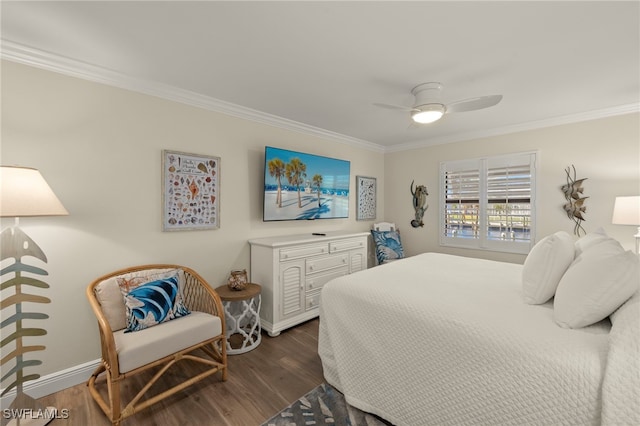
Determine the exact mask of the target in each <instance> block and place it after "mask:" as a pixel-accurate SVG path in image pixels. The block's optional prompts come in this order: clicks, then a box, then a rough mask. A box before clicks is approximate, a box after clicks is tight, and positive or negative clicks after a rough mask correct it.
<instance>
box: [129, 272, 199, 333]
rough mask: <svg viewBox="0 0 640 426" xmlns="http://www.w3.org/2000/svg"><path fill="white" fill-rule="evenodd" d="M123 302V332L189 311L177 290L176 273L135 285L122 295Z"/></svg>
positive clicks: (160, 321) (144, 326) (179, 315)
mask: <svg viewBox="0 0 640 426" xmlns="http://www.w3.org/2000/svg"><path fill="white" fill-rule="evenodd" d="M120 289H121V290H123V289H122V287H121V288H120ZM124 304H125V307H126V312H127V329H126V330H125V333H128V332H132V331H140V330H144V329H145V328H149V327H153V326H154V325H158V324H161V323H163V322H165V321H170V320H173V319H176V318H179V317H183V316H185V315H189V313H190V312H189V310H188V309H187V308H186V307H185V306H184V304H183V303H182V297H180V294H179V291H178V275H177V273H176V274H175V275H173V276H171V277H167V278H161V279H159V280H155V281H150V282H148V283H144V284H141V285H138V286H135V287H134V288H133V289H131V291H129V292H128V293H126V294H125V295H124Z"/></svg>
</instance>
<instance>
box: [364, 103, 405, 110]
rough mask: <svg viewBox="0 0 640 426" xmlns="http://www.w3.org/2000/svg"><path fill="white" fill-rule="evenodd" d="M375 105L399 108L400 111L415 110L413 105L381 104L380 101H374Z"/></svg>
mask: <svg viewBox="0 0 640 426" xmlns="http://www.w3.org/2000/svg"><path fill="white" fill-rule="evenodd" d="M373 105H375V106H377V107H380V108H386V109H397V110H400V111H415V108H412V107H407V106H402V105H392V104H380V103H377V102H376V103H373Z"/></svg>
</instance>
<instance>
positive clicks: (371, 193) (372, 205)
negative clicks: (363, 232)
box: [356, 176, 376, 220]
mask: <svg viewBox="0 0 640 426" xmlns="http://www.w3.org/2000/svg"><path fill="white" fill-rule="evenodd" d="M356 194H357V197H356V200H357V203H358V205H357V208H356V220H373V219H375V218H376V178H372V177H365V176H356Z"/></svg>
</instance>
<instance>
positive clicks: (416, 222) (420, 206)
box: [411, 181, 429, 228]
mask: <svg viewBox="0 0 640 426" xmlns="http://www.w3.org/2000/svg"><path fill="white" fill-rule="evenodd" d="M413 183H414V181H411V195H413V209H414V210H415V211H416V213H415V219H413V220H412V221H411V226H413V227H414V228H418V227H420V228H421V227H423V226H424V222H423V221H422V217H423V216H424V212H425V211H426V210H427V209H428V208H429V206H428V205H426V204H427V195H429V192H428V191H427V187H426V186H424V185H418V186H416V189H415V190H414V189H413ZM425 205H426V207H425Z"/></svg>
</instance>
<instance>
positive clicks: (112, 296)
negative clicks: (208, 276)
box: [86, 264, 227, 425]
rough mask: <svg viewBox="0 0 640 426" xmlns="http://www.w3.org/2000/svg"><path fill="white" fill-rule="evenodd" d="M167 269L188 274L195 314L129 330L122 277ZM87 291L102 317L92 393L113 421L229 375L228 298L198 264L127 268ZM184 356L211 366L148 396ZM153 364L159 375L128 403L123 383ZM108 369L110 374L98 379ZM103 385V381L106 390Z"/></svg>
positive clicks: (187, 296) (188, 299)
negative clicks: (215, 377) (225, 303)
mask: <svg viewBox="0 0 640 426" xmlns="http://www.w3.org/2000/svg"><path fill="white" fill-rule="evenodd" d="M167 270H169V271H175V270H177V271H183V272H180V274H181V275H180V277H181V278H180V279H181V280H183V288H182V298H183V303H184V305H185V306H186V307H187V309H189V310H190V311H191V314H189V315H186V316H184V317H182V318H176V319H173V320H171V321H167V322H164V323H161V324H158V325H155V326H153V327H150V328H147V329H144V330H140V331H135V332H130V333H124V329H123V328H124V326H123V324H126V318H121V316H122V314H123V313H124V312H125V311H124V310H123V309H124V298H123V296H122V294H121V293H120V289H119V287H118V284H117V278H119V277H132V276H133V277H139V276H145V274H157V273H162V271H164V272H167ZM158 271H160V272H158ZM182 274H184V275H182ZM182 277H184V278H182ZM114 286H115V287H114ZM86 294H87V297H88V299H89V303H90V304H91V307H92V309H93V311H94V313H95V315H96V317H97V319H98V328H99V331H100V342H101V346H102V360H101V364H100V366H99V367H98V368H97V369H96V371H95V372H94V373H93V375H92V376H91V377H90V378H89V381H88V382H87V386H88V388H89V391H90V394H91V396H92V397H93V399H94V400H95V401H96V402H97V404H98V405H99V406H100V408H101V409H102V411H104V413H105V414H106V415H107V417H108V418H109V419H110V420H111V423H112V424H114V425H119V424H120V423H121V422H122V420H123V419H125V418H126V417H129V416H131V415H133V414H135V413H137V412H139V411H141V410H143V409H145V408H147V407H149V406H151V405H153V404H155V403H156V402H159V401H161V400H163V399H165V398H167V397H169V396H171V395H173V394H175V393H176V392H180V391H182V390H183V389H185V388H186V387H188V386H190V385H192V384H194V383H196V382H198V381H200V380H202V379H204V378H206V377H208V376H211V375H213V374H216V373H218V372H220V374H221V379H222V380H223V381H225V380H227V352H226V338H225V335H224V330H225V324H224V310H223V308H222V302H221V300H220V297H219V296H218V294H217V293H216V292H215V290H213V289H212V288H211V286H210V285H209V284H208V283H207V282H206V281H205V280H204V279H203V278H202V277H201V276H200V275H198V274H197V273H196V272H195V271H193V270H192V269H189V268H186V267H184V266H180V265H167V264H157V265H143V266H135V267H132V268H127V269H122V270H119V271H115V272H112V273H110V274H107V275H104V276H102V277H100V278H98V279H96V280H95V281H93V282H92V283H91V284H90V285H89V286H88V287H87V292H86ZM118 302H122V306H118ZM203 337H204V338H203ZM194 340H195V341H194ZM140 346H143V347H142V348H141V347H140ZM167 351H169V352H170V353H167ZM150 357H151V358H150ZM181 360H190V361H192V362H193V361H195V362H198V363H202V364H205V365H206V366H207V367H206V370H204V371H202V372H200V373H199V374H196V375H195V376H193V377H188V378H187V379H186V380H184V381H182V382H181V383H178V384H177V385H174V386H173V387H171V388H169V389H167V390H164V391H162V392H160V393H158V394H156V395H147V396H145V394H146V393H147V391H149V389H150V388H151V386H152V385H153V384H154V383H156V382H157V381H158V380H159V379H160V378H161V377H162V376H163V374H164V373H165V372H166V371H167V370H168V369H169V368H170V367H172V366H174V365H176V363H177V362H178V361H181ZM156 367H159V368H156ZM151 368H156V370H157V372H155V374H154V376H153V378H152V379H151V380H150V381H149V382H148V383H146V384H145V385H144V386H143V387H142V389H140V390H139V391H138V393H137V394H136V395H135V396H134V397H133V398H132V399H131V401H129V402H128V403H127V404H126V405H125V406H124V407H123V405H124V403H123V401H121V389H120V386H121V385H122V383H123V382H124V381H125V380H126V379H127V378H129V377H131V376H134V375H136V374H139V373H142V372H145V371H147V370H149V369H151ZM196 370H197V369H196ZM102 373H104V376H105V380H101V379H98V377H99V376H101V375H102ZM105 382H106V387H107V392H106V394H107V395H108V397H107V398H106V400H105V398H104V397H103V395H104V394H105V392H104V387H103V386H104V385H105ZM99 387H102V389H103V392H102V393H101V392H100V391H99ZM143 396H145V398H144V399H143Z"/></svg>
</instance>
